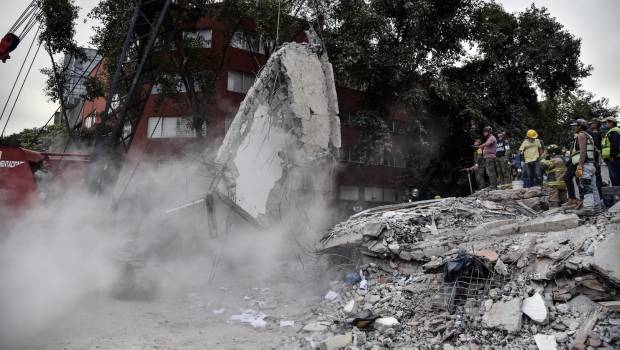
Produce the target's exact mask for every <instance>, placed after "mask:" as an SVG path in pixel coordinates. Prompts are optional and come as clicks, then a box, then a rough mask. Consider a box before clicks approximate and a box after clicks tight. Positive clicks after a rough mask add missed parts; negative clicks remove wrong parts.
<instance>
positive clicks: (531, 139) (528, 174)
mask: <svg viewBox="0 0 620 350" xmlns="http://www.w3.org/2000/svg"><path fill="white" fill-rule="evenodd" d="M519 152H520V153H521V154H522V155H523V161H524V162H525V166H524V167H523V173H524V174H523V175H524V177H525V183H524V185H525V187H532V186H540V185H542V170H541V168H540V158H541V157H542V155H543V153H544V150H543V146H542V142H540V140H539V139H538V133H537V132H536V130H533V129H530V130H528V131H527V134H526V138H525V140H524V141H523V143H521V146H520V147H519Z"/></svg>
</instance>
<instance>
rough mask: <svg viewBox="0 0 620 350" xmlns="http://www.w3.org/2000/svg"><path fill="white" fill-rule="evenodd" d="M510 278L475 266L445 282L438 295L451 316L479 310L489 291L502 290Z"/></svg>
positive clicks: (479, 265)
mask: <svg viewBox="0 0 620 350" xmlns="http://www.w3.org/2000/svg"><path fill="white" fill-rule="evenodd" d="M508 280H509V278H508V277H507V276H503V275H500V274H498V273H495V271H494V270H493V269H490V268H488V267H487V266H485V265H483V264H474V265H473V266H471V267H469V268H468V269H466V270H464V271H462V272H461V273H460V274H459V276H458V277H457V278H456V279H455V280H454V281H450V282H445V281H444V282H443V283H442V286H441V290H440V291H439V293H438V298H437V299H439V301H441V306H442V307H443V308H445V309H446V310H447V311H448V312H449V313H450V314H454V313H465V312H466V308H467V309H471V308H475V309H479V308H480V306H481V304H482V301H483V300H485V299H487V298H488V295H489V291H490V290H491V289H494V288H501V287H502V286H503V285H504V284H505V283H506V282H508Z"/></svg>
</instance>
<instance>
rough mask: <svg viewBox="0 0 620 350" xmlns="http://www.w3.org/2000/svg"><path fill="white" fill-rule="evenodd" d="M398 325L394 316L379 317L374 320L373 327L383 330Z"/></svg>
mask: <svg viewBox="0 0 620 350" xmlns="http://www.w3.org/2000/svg"><path fill="white" fill-rule="evenodd" d="M398 325H400V322H398V320H397V319H396V318H394V317H381V318H378V319H376V320H375V323H374V327H375V329H376V330H378V331H382V332H383V331H385V330H386V329H389V328H394V327H396V326H398Z"/></svg>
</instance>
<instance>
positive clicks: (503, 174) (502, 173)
mask: <svg viewBox="0 0 620 350" xmlns="http://www.w3.org/2000/svg"><path fill="white" fill-rule="evenodd" d="M509 159H510V145H509V144H508V142H507V141H506V133H504V132H500V133H499V134H497V149H496V151H495V168H496V170H497V180H498V182H499V183H500V184H508V183H510V182H511V181H512V169H511V168H512V166H511V164H510V160H509Z"/></svg>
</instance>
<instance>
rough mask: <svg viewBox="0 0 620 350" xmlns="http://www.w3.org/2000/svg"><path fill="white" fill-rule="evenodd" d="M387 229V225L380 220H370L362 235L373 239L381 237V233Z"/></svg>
mask: <svg viewBox="0 0 620 350" xmlns="http://www.w3.org/2000/svg"><path fill="white" fill-rule="evenodd" d="M385 229H386V225H385V223H383V222H380V221H374V222H369V223H368V224H366V226H364V228H363V231H362V235H363V236H365V237H369V238H372V239H375V240H376V239H379V236H381V233H383V231H384V230H385Z"/></svg>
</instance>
